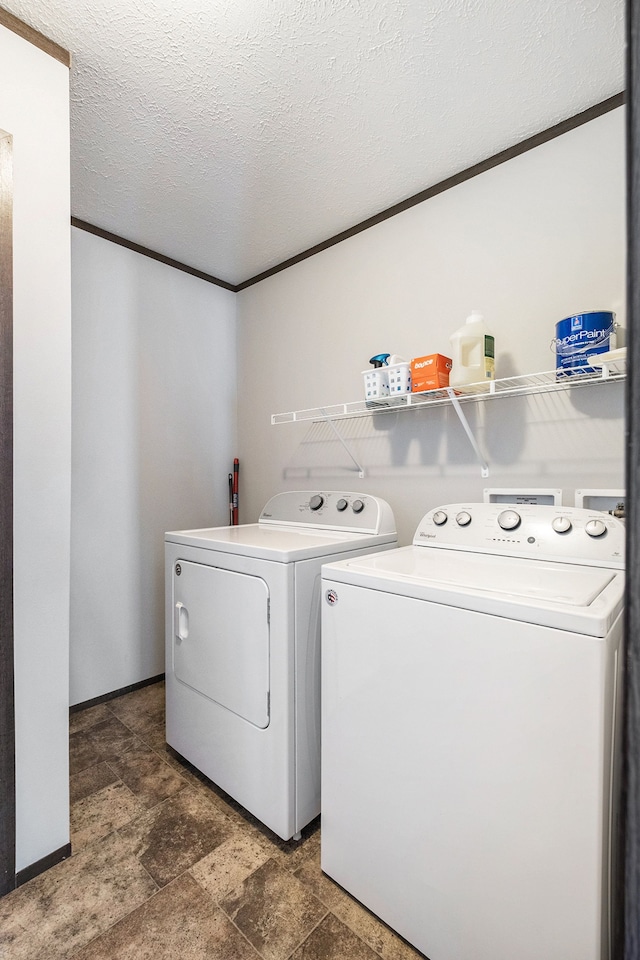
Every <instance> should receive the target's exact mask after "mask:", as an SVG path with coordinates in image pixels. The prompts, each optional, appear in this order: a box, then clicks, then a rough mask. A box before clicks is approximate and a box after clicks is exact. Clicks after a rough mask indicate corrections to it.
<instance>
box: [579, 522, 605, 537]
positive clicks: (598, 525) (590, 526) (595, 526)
mask: <svg viewBox="0 0 640 960" xmlns="http://www.w3.org/2000/svg"><path fill="white" fill-rule="evenodd" d="M584 529H585V532H586V533H587V534H588V535H589V536H590V537H601V536H602V535H603V534H605V533H606V532H607V525H606V523H605V522H604V520H587V522H586V524H585V527H584Z"/></svg>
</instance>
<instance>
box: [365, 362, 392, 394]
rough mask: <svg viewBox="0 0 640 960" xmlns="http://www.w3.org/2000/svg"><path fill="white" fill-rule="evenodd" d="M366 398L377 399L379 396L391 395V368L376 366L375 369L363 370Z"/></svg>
mask: <svg viewBox="0 0 640 960" xmlns="http://www.w3.org/2000/svg"><path fill="white" fill-rule="evenodd" d="M362 376H363V377H364V396H365V400H377V399H378V398H379V397H388V396H389V368H388V367H375V368H374V369H373V370H363V371H362Z"/></svg>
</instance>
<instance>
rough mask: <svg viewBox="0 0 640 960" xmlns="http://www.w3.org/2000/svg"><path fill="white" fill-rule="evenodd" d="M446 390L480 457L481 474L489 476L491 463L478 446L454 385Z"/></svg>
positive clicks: (470, 441)
mask: <svg viewBox="0 0 640 960" xmlns="http://www.w3.org/2000/svg"><path fill="white" fill-rule="evenodd" d="M446 390H447V393H448V394H449V399H450V400H451V405H452V407H453V409H454V410H455V412H456V413H457V414H458V420H459V421H460V423H461V424H462V428H463V430H464V432H465V433H466V435H467V437H468V438H469V443H470V444H471V446H472V447H473V449H474V450H475V454H476V457H477V458H478V461H479V463H480V474H481V476H483V477H488V476H489V465H488V463H487V461H486V460H485V459H484V457H483V456H482V452H481V450H480V447H479V446H478V441H477V440H476V438H475V437H474V435H473V431H472V429H471V427H470V426H469V423H468V421H467V418H466V417H465V415H464V413H463V411H462V407H461V406H460V401H459V400H458V398H457V397H456V394H455V390H454V389H453V387H447V388H446Z"/></svg>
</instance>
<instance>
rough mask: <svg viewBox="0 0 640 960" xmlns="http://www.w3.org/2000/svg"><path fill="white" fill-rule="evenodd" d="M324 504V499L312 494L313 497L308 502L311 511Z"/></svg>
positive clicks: (317, 494)
mask: <svg viewBox="0 0 640 960" xmlns="http://www.w3.org/2000/svg"><path fill="white" fill-rule="evenodd" d="M323 503H324V497H321V496H320V494H319V493H314V495H313V496H312V497H311V499H310V500H309V506H310V507H311V509H312V510H319V509H320V507H321V506H322V504H323Z"/></svg>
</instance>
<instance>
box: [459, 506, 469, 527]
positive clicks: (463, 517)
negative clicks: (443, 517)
mask: <svg viewBox="0 0 640 960" xmlns="http://www.w3.org/2000/svg"><path fill="white" fill-rule="evenodd" d="M456 523H457V524H458V526H459V527H468V526H469V524H470V523H471V514H470V513H467V511H466V510H461V511H460V513H458V514H456Z"/></svg>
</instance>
